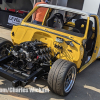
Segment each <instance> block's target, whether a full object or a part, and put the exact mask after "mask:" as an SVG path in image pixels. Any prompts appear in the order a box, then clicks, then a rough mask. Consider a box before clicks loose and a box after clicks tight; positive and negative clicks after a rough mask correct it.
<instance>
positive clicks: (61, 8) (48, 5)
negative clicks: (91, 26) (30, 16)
mask: <svg viewBox="0 0 100 100" xmlns="http://www.w3.org/2000/svg"><path fill="white" fill-rule="evenodd" d="M37 6H38V7H47V8H53V9H58V10H63V11H69V12H72V13H76V14H81V15H84V16H90V15H95V14H91V13H87V12H84V11H82V10H78V9H73V8H68V7H63V6H57V5H51V4H38V5H37Z"/></svg>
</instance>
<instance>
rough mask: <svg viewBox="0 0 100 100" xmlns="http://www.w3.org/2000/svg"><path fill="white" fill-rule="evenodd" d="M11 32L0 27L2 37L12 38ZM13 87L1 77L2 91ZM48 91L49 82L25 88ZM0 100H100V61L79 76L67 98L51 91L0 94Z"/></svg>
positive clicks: (0, 87) (41, 82)
mask: <svg viewBox="0 0 100 100" xmlns="http://www.w3.org/2000/svg"><path fill="white" fill-rule="evenodd" d="M10 32H11V30H8V29H5V28H3V27H0V37H4V38H7V39H9V40H11V38H10ZM8 87H12V83H11V82H9V81H8V80H6V79H4V78H2V77H0V89H3V88H8ZM30 87H34V88H39V87H42V88H45V89H48V86H47V82H46V81H44V80H42V79H41V80H37V82H36V83H33V82H32V83H31V84H29V85H28V86H26V87H25V88H28V89H29V88H30ZM0 100H100V61H99V60H96V61H95V62H94V63H93V64H91V65H90V66H89V67H88V68H86V69H85V70H84V71H83V72H81V73H80V74H78V75H77V78H76V82H75V85H74V87H73V89H72V91H71V92H70V94H69V95H68V96H66V97H61V96H58V95H56V94H54V93H52V92H51V91H50V92H49V93H41V92H39V93H0Z"/></svg>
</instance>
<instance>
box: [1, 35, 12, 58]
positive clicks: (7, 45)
mask: <svg viewBox="0 0 100 100" xmlns="http://www.w3.org/2000/svg"><path fill="white" fill-rule="evenodd" d="M11 46H13V44H12V42H11V41H9V40H7V39H4V38H2V37H0V59H1V58H3V57H5V56H8V53H9V52H8V51H7V49H8V50H10V47H11Z"/></svg>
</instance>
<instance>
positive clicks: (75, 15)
mask: <svg viewBox="0 0 100 100" xmlns="http://www.w3.org/2000/svg"><path fill="white" fill-rule="evenodd" d="M77 16H78V15H77V14H75V15H74V16H73V17H71V18H69V19H68V20H67V21H66V22H65V23H64V25H66V24H67V23H68V22H69V21H71V20H72V19H74V18H75V17H77Z"/></svg>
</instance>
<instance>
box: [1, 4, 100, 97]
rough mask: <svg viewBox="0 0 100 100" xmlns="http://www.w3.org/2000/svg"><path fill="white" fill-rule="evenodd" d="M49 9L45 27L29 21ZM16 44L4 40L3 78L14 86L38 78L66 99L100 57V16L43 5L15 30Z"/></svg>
mask: <svg viewBox="0 0 100 100" xmlns="http://www.w3.org/2000/svg"><path fill="white" fill-rule="evenodd" d="M41 8H45V9H47V12H46V14H45V16H44V20H43V22H42V24H34V23H33V21H29V19H31V18H32V16H33V13H36V11H37V10H38V9H41ZM11 38H12V42H10V41H8V40H6V39H4V38H0V76H2V77H4V78H6V79H8V80H10V81H12V85H13V86H14V87H18V86H23V87H24V86H26V85H27V84H29V83H30V82H32V81H36V79H38V78H43V79H45V80H47V82H48V87H49V89H50V90H51V91H52V92H54V93H56V94H58V95H61V96H66V95H67V94H68V93H69V92H70V91H71V90H72V87H73V85H74V83H75V79H76V74H78V73H80V72H81V71H83V70H84V69H85V68H86V67H88V66H89V65H90V64H91V63H92V62H94V61H95V60H96V59H98V58H100V40H99V39H100V29H99V17H98V16H97V15H95V14H90V13H86V12H83V11H81V10H76V9H72V8H67V7H61V6H55V5H49V4H39V5H37V6H36V7H35V8H34V9H33V10H32V11H31V12H30V13H29V14H28V15H27V16H26V17H25V18H24V20H23V21H22V22H21V24H20V25H14V26H13V29H12V31H11Z"/></svg>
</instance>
